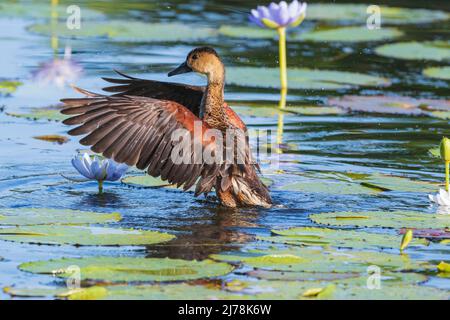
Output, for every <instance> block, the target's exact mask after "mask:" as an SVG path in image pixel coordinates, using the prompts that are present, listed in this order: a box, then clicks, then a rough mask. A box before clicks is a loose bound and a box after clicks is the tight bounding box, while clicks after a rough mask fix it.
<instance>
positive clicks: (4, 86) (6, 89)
mask: <svg viewBox="0 0 450 320" xmlns="http://www.w3.org/2000/svg"><path fill="white" fill-rule="evenodd" d="M21 85H22V82H20V81H11V80H0V95H5V94H11V93H13V92H14V91H16V90H17V87H19V86H21Z"/></svg>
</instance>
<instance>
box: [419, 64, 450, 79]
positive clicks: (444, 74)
mask: <svg viewBox="0 0 450 320" xmlns="http://www.w3.org/2000/svg"><path fill="white" fill-rule="evenodd" d="M423 74H424V75H426V76H427V77H430V78H437V79H444V80H450V67H431V68H426V69H425V70H423Z"/></svg>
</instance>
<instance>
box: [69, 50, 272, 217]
mask: <svg viewBox="0 0 450 320" xmlns="http://www.w3.org/2000/svg"><path fill="white" fill-rule="evenodd" d="M116 72H117V74H118V75H120V78H107V77H106V78H103V80H105V81H107V82H109V83H110V84H112V85H110V86H109V87H105V88H103V91H105V92H107V94H99V93H94V92H91V91H87V90H84V89H81V88H77V87H74V89H75V90H76V91H78V92H79V93H81V94H83V95H84V97H83V98H66V99H61V102H62V103H63V108H62V110H61V113H62V114H64V115H69V116H70V117H68V118H66V119H65V120H64V121H63V123H64V124H65V125H70V126H73V125H77V127H75V128H73V129H71V130H69V131H68V134H70V135H72V136H81V135H83V136H84V137H82V138H81V139H80V141H79V143H80V144H81V145H84V146H89V147H90V149H91V150H92V151H93V152H95V153H98V154H102V155H103V156H104V157H106V158H109V159H113V160H114V161H116V162H118V163H125V164H127V165H129V166H135V167H136V168H138V169H140V170H145V171H146V173H147V174H149V175H150V176H153V177H160V178H161V179H162V180H163V181H168V183H170V184H175V185H176V186H177V187H179V188H182V189H183V190H184V191H187V190H190V189H191V188H193V187H194V185H195V192H194V196H195V197H197V196H199V195H201V194H204V195H205V196H207V195H208V194H209V193H210V192H211V191H212V189H215V193H216V196H217V199H218V200H219V202H220V204H221V205H223V206H225V207H230V208H237V207H254V206H255V207H265V208H269V207H271V206H272V199H271V196H270V193H269V190H268V188H267V186H266V185H265V184H264V183H263V182H262V181H261V179H260V178H259V176H258V172H260V168H259V165H258V163H257V162H256V161H254V160H253V155H252V152H251V149H250V146H249V143H248V135H247V133H248V130H247V127H246V125H245V123H244V122H243V121H242V119H241V118H240V117H239V116H238V115H237V113H236V112H235V111H234V110H233V109H232V108H231V107H230V106H228V104H227V103H226V102H225V101H224V86H225V66H224V64H223V62H222V60H221V58H220V57H219V55H218V53H217V52H216V50H215V49H213V48H211V47H198V48H195V49H193V50H191V51H190V52H189V53H188V55H187V57H186V59H185V61H184V62H183V63H181V64H180V65H179V66H178V67H176V68H175V69H173V70H172V71H170V72H169V73H168V74H167V75H168V76H169V77H172V76H175V75H179V74H183V73H188V72H196V73H198V74H200V75H204V76H206V78H207V84H206V86H196V85H187V84H181V83H175V82H165V81H156V80H148V79H140V78H135V77H132V76H129V75H126V74H124V73H122V72H119V71H116ZM229 136H231V138H229ZM174 137H175V138H174ZM227 139H229V140H227ZM225 141H226V142H231V141H232V142H234V143H228V144H227V143H225ZM223 145H225V147H224V146H223ZM195 151H197V152H195ZM205 155H206V156H205ZM207 155H209V157H208V156H207ZM230 155H231V156H230ZM180 159H182V161H181V160H180ZM211 159H212V160H213V161H212V160H211Z"/></svg>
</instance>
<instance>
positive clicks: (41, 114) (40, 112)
mask: <svg viewBox="0 0 450 320" xmlns="http://www.w3.org/2000/svg"><path fill="white" fill-rule="evenodd" d="M60 111H61V108H60V107H59V106H51V107H45V108H30V109H29V110H28V112H26V113H16V112H6V114H7V115H9V116H12V117H18V118H26V119H30V120H48V121H63V120H64V119H66V118H67V117H68V116H67V115H63V114H61V112H60Z"/></svg>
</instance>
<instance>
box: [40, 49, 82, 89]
mask: <svg viewBox="0 0 450 320" xmlns="http://www.w3.org/2000/svg"><path fill="white" fill-rule="evenodd" d="M71 56H72V53H71V49H70V47H66V50H65V52H64V58H63V59H60V58H54V59H52V60H50V61H47V62H44V63H42V64H40V66H39V69H38V70H36V71H35V72H34V73H33V79H34V80H35V81H37V82H38V83H40V84H44V85H47V84H50V83H53V84H55V85H56V86H57V87H59V88H62V87H64V86H65V85H66V84H68V83H71V82H74V81H75V80H77V79H78V78H79V77H80V75H81V74H82V73H83V68H82V67H81V66H80V65H79V64H78V63H77V62H75V61H73V60H72V58H71Z"/></svg>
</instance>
